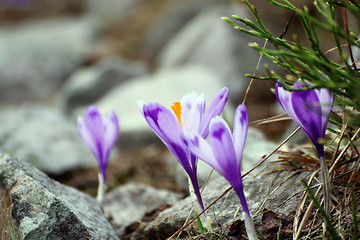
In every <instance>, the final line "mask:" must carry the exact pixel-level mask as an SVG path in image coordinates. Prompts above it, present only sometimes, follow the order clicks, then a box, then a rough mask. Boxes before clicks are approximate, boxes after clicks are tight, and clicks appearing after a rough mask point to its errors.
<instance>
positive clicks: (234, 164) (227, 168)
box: [208, 116, 240, 184]
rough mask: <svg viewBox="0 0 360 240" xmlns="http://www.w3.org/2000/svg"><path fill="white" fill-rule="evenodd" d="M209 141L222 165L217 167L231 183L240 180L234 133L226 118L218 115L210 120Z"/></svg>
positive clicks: (219, 163)
mask: <svg viewBox="0 0 360 240" xmlns="http://www.w3.org/2000/svg"><path fill="white" fill-rule="evenodd" d="M208 138H209V143H210V146H211V149H212V150H213V153H214V155H215V158H216V160H217V162H218V165H219V166H220V169H217V170H218V171H219V172H220V173H221V174H222V175H223V176H224V177H225V178H226V179H227V180H228V181H229V182H230V183H231V184H233V183H234V182H235V181H238V179H239V176H240V165H238V161H237V159H236V154H235V149H234V143H233V138H232V134H231V131H230V128H229V126H228V125H227V123H226V122H225V120H224V119H222V118H221V117H219V116H217V117H215V118H213V119H211V121H210V125H209V136H208Z"/></svg>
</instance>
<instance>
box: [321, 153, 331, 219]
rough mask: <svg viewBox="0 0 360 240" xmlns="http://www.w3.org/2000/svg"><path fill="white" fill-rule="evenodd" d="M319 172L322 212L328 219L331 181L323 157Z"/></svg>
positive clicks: (322, 157)
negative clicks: (322, 203) (322, 197)
mask: <svg viewBox="0 0 360 240" xmlns="http://www.w3.org/2000/svg"><path fill="white" fill-rule="evenodd" d="M320 170H321V178H322V184H323V193H324V210H325V213H326V215H327V216H328V217H330V194H331V181H330V175H329V170H328V168H327V166H326V161H325V158H324V156H321V157H320Z"/></svg>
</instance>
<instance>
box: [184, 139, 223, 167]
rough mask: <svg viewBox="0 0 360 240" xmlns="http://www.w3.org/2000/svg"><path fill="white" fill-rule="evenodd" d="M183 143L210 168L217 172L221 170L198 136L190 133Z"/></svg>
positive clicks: (204, 142)
mask: <svg viewBox="0 0 360 240" xmlns="http://www.w3.org/2000/svg"><path fill="white" fill-rule="evenodd" d="M184 141H185V142H186V144H187V146H188V147H189V148H190V151H191V152H192V153H193V154H194V155H195V156H197V157H198V158H199V159H201V160H203V161H204V162H206V163H207V164H209V165H210V166H211V167H212V168H214V169H216V170H218V171H219V169H221V167H220V165H219V164H218V161H217V159H216V158H215V155H214V153H213V151H212V149H211V147H210V145H209V144H208V143H207V142H206V141H205V139H204V138H203V137H202V136H201V135H200V134H198V133H191V134H190V135H189V136H188V137H187V139H186V140H184Z"/></svg>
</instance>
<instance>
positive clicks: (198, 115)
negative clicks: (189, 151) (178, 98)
mask: <svg viewBox="0 0 360 240" xmlns="http://www.w3.org/2000/svg"><path fill="white" fill-rule="evenodd" d="M204 112H205V97H204V95H203V94H202V95H200V96H199V97H197V98H196V100H195V101H194V102H193V103H192V106H191V108H190V111H189V112H187V113H186V112H185V113H186V115H185V114H184V115H185V116H184V117H182V118H183V126H182V128H183V132H184V134H185V135H186V134H187V133H190V132H200V128H201V126H202V121H203V117H204Z"/></svg>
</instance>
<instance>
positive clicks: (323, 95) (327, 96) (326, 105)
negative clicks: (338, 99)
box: [317, 88, 334, 135]
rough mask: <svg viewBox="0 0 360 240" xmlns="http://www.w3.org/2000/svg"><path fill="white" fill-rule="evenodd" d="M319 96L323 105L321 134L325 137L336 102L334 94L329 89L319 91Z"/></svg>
mask: <svg viewBox="0 0 360 240" xmlns="http://www.w3.org/2000/svg"><path fill="white" fill-rule="evenodd" d="M317 91H318V92H317V95H318V97H319V101H320V103H321V113H322V114H321V116H322V118H321V133H322V134H324V135H325V132H326V126H327V125H328V122H329V115H330V112H331V109H332V106H333V102H334V94H333V93H332V92H331V91H330V90H329V89H327V88H321V89H319V90H317Z"/></svg>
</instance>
